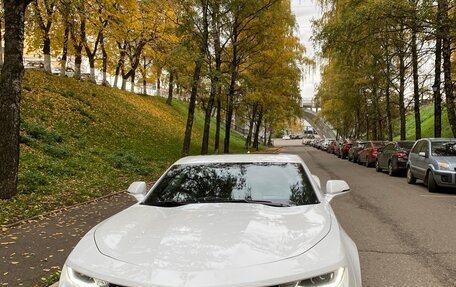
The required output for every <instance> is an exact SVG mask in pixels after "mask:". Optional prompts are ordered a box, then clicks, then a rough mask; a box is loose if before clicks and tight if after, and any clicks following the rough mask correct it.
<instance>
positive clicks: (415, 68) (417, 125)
mask: <svg viewBox="0 0 456 287" xmlns="http://www.w3.org/2000/svg"><path fill="white" fill-rule="evenodd" d="M415 1H416V0H413V1H412V2H413V3H415V5H416V2H415ZM416 9H417V8H416V6H415V7H414V11H413V16H412V17H413V18H412V38H411V43H410V45H411V49H412V75H413V101H414V107H413V108H414V111H415V139H416V140H419V139H420V138H421V115H420V87H419V82H418V81H419V79H418V49H417V45H418V43H417V34H418V31H417V25H418V23H417V19H416V17H417V15H416V13H417V10H416Z"/></svg>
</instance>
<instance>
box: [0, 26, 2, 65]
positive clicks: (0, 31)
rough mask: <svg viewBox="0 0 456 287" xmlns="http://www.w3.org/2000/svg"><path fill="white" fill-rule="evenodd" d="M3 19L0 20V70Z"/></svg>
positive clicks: (0, 63)
mask: <svg viewBox="0 0 456 287" xmlns="http://www.w3.org/2000/svg"><path fill="white" fill-rule="evenodd" d="M2 30H3V18H0V68H1V67H2V66H3V34H2Z"/></svg>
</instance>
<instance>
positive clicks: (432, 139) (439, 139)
mask: <svg viewBox="0 0 456 287" xmlns="http://www.w3.org/2000/svg"><path fill="white" fill-rule="evenodd" d="M425 140H430V141H431V142H448V141H456V138H427V139H425Z"/></svg>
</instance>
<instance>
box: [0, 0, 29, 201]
mask: <svg viewBox="0 0 456 287" xmlns="http://www.w3.org/2000/svg"><path fill="white" fill-rule="evenodd" d="M28 3H29V2H27V1H19V0H14V1H13V0H3V8H4V15H5V16H4V18H5V61H4V65H3V67H2V72H1V75H0V162H1V164H0V199H8V198H11V197H13V196H14V195H16V193H17V179H18V176H17V174H18V168H19V130H20V106H19V100H20V97H21V89H22V78H23V76H24V66H23V59H22V55H23V51H24V16H25V9H26V7H27V5H28Z"/></svg>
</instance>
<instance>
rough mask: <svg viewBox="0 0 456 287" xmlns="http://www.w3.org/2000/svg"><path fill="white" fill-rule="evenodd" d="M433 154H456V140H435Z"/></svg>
mask: <svg viewBox="0 0 456 287" xmlns="http://www.w3.org/2000/svg"><path fill="white" fill-rule="evenodd" d="M432 155H433V156H456V142H433V143H432Z"/></svg>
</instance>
